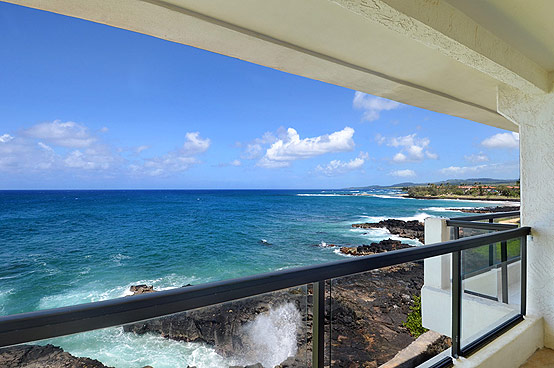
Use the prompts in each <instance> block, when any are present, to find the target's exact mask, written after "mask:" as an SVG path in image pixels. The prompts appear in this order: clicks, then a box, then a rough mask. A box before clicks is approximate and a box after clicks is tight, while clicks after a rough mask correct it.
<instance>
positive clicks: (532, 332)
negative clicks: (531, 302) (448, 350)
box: [454, 317, 544, 368]
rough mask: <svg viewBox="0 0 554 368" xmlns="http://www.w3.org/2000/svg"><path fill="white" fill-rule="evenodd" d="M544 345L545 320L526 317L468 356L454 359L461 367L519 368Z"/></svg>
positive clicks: (457, 365) (456, 365)
mask: <svg viewBox="0 0 554 368" xmlns="http://www.w3.org/2000/svg"><path fill="white" fill-rule="evenodd" d="M543 346H544V322H543V319H542V317H541V318H533V317H526V318H525V320H524V321H523V322H521V323H519V324H518V325H517V326H515V327H513V328H512V329H510V330H509V331H508V332H506V333H505V334H503V335H502V336H500V337H499V338H497V339H496V340H494V341H493V342H491V343H490V344H488V345H486V346H485V347H484V348H482V349H481V350H479V351H478V352H476V353H475V354H473V355H471V356H470V357H468V358H460V359H457V360H455V361H454V366H455V367H460V368H476V367H479V368H498V367H502V368H518V367H519V366H521V365H522V364H523V363H525V361H526V360H527V359H528V358H529V357H530V356H531V355H533V353H534V352H535V351H536V350H537V349H539V348H542V347H543Z"/></svg>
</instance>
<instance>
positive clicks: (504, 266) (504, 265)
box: [500, 241, 508, 304]
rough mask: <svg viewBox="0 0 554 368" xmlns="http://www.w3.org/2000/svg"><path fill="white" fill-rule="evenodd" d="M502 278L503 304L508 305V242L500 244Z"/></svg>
mask: <svg viewBox="0 0 554 368" xmlns="http://www.w3.org/2000/svg"><path fill="white" fill-rule="evenodd" d="M500 262H501V264H500V275H501V276H500V277H501V279H502V280H501V282H502V303H504V304H508V242H507V241H503V242H500Z"/></svg>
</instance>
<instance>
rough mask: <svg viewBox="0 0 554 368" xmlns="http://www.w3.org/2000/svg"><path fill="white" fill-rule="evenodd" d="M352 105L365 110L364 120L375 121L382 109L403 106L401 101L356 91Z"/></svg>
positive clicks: (387, 109)
mask: <svg viewBox="0 0 554 368" xmlns="http://www.w3.org/2000/svg"><path fill="white" fill-rule="evenodd" d="M352 105H353V106H354V108H356V109H361V110H364V112H363V115H362V120H365V121H375V120H377V119H379V114H380V112H381V111H389V110H395V109H398V108H401V107H403V106H404V105H402V104H401V103H398V102H396V101H391V100H387V99H386V98H382V97H377V96H371V95H368V94H366V93H363V92H356V93H354V100H353V101H352Z"/></svg>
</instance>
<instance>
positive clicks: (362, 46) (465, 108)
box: [7, 0, 554, 131]
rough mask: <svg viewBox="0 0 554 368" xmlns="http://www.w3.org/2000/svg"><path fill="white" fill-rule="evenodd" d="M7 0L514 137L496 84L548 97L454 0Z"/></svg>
mask: <svg viewBox="0 0 554 368" xmlns="http://www.w3.org/2000/svg"><path fill="white" fill-rule="evenodd" d="M487 1H488V2H491V3H492V2H495V1H493V0H487ZM7 2H10V3H14V4H19V5H23V6H27V7H31V8H37V9H41V10H46V11H50V12H55V13H59V14H63V15H67V16H72V17H77V18H82V19H86V20H90V21H93V22H97V23H102V24H106V25H110V26H114V27H118V28H122V29H126V30H130V31H134V32H138V33H143V34H147V35H150V36H154V37H158V38H161V39H164V40H169V41H173V42H177V43H181V44H185V45H190V46H193V47H198V48H201V49H205V50H209V51H212V52H216V53H219V54H223V55H227V56H230V57H234V58H239V59H242V60H246V61H249V62H252V63H256V64H260V65H264V66H267V67H270V68H274V69H278V70H282V71H285V72H288V73H292V74H297V75H301V76H304V77H307V78H312V79H316V80H320V81H323V82H326V83H331V84H335V85H339V86H343V87H347V88H351V89H353V90H358V91H362V92H366V93H370V94H373V95H377V96H382V97H386V98H389V99H392V100H395V101H399V102H402V103H406V104H409V105H413V106H418V107H421V108H425V109H428V110H432V111H437V112H441V113H445V114H448V115H453V116H458V117H462V118H465V119H469V120H473V121H476V122H480V123H484V124H488V125H492V126H495V127H499V128H503V129H509V130H513V131H517V130H518V127H517V125H515V124H514V123H513V122H511V121H509V120H507V119H506V118H505V117H503V116H502V115H500V114H499V113H498V112H497V88H498V87H499V86H501V85H508V86H510V87H514V88H518V89H523V90H525V91H526V92H527V93H542V92H547V91H549V90H550V85H551V79H550V74H549V73H548V70H547V68H548V65H547V64H545V63H544V62H543V63H542V65H540V64H539V63H538V62H536V61H535V60H533V58H531V57H529V56H528V55H526V54H524V53H522V52H520V51H519V50H518V49H517V48H516V47H515V46H514V45H511V44H509V43H508V42H506V41H505V40H503V39H501V38H499V37H497V36H496V35H495V34H494V33H493V32H492V31H489V30H488V29H487V28H485V27H482V26H481V25H480V24H479V23H477V21H475V20H474V19H473V18H471V17H470V16H469V15H466V13H464V12H463V11H462V10H459V9H458V8H456V7H455V6H456V3H457V1H456V0H451V1H449V2H444V1H439V0H437V1H422V0H417V1H410V2H406V1H402V0H382V1H381V0H372V1H369V0H334V1H331V0H304V1H296V0H265V1H257V0H234V1H226V0H204V1H194V0H118V1H113V0H9V1H7ZM553 7H554V4H553ZM543 10H544V9H543ZM464 11H466V12H467V13H468V14H469V10H467V9H464ZM494 14H495V13H494V12H493V15H494ZM551 14H552V13H551ZM482 21H483V20H481V22H482ZM516 46H517V45H516ZM535 58H537V57H535Z"/></svg>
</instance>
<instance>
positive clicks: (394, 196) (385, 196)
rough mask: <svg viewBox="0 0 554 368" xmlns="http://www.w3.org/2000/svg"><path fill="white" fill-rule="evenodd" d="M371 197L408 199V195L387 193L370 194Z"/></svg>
mask: <svg viewBox="0 0 554 368" xmlns="http://www.w3.org/2000/svg"><path fill="white" fill-rule="evenodd" d="M370 197H375V198H385V199H408V198H406V197H401V196H398V195H387V194H370Z"/></svg>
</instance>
